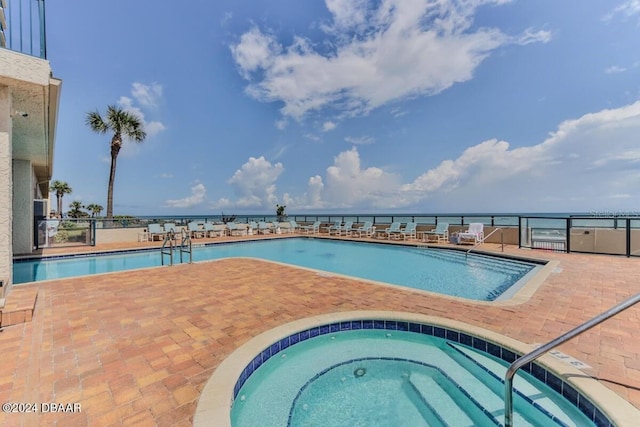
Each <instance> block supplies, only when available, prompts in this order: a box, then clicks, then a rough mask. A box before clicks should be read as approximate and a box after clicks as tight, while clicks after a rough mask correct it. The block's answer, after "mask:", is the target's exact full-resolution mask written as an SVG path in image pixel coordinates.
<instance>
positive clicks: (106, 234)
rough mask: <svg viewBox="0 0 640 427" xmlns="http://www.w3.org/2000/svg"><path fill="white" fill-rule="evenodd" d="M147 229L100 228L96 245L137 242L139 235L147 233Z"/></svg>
mask: <svg viewBox="0 0 640 427" xmlns="http://www.w3.org/2000/svg"><path fill="white" fill-rule="evenodd" d="M146 230H147V229H146V228H143V227H140V228H98V229H97V230H96V244H101V243H117V242H137V241H138V234H139V233H142V232H144V231H146Z"/></svg>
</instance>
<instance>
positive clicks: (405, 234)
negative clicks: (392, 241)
mask: <svg viewBox="0 0 640 427" xmlns="http://www.w3.org/2000/svg"><path fill="white" fill-rule="evenodd" d="M417 226H418V224H416V223H415V222H409V223H407V225H406V226H405V227H404V228H403V229H402V230H400V236H402V240H407V239H416V238H417V234H416V227H417Z"/></svg>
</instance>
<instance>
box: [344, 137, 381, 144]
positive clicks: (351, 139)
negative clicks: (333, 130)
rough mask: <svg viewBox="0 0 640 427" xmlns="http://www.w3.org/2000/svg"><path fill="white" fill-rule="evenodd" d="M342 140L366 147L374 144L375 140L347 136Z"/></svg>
mask: <svg viewBox="0 0 640 427" xmlns="http://www.w3.org/2000/svg"><path fill="white" fill-rule="evenodd" d="M344 140H345V141H347V142H348V143H350V144H354V145H368V144H373V143H374V142H376V140H375V139H374V138H373V137H371V136H359V137H354V136H347V137H346V138H345V139H344Z"/></svg>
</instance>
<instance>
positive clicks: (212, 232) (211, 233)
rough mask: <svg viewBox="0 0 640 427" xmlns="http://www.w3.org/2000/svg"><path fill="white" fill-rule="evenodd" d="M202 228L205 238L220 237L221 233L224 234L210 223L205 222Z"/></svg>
mask: <svg viewBox="0 0 640 427" xmlns="http://www.w3.org/2000/svg"><path fill="white" fill-rule="evenodd" d="M203 226H204V235H205V236H206V237H219V236H222V233H223V232H224V231H223V230H221V229H219V228H216V226H215V225H213V224H212V223H210V222H205V223H204V225H203Z"/></svg>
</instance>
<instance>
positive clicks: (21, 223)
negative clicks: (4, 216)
mask: <svg viewBox="0 0 640 427" xmlns="http://www.w3.org/2000/svg"><path fill="white" fill-rule="evenodd" d="M34 187H35V183H34V178H33V169H32V167H31V162H29V161H27V160H14V161H13V212H14V215H13V230H14V233H13V253H14V254H15V255H18V254H28V253H31V251H32V250H33V199H34Z"/></svg>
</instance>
